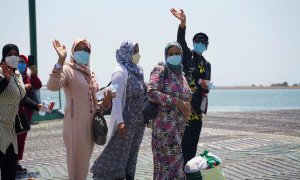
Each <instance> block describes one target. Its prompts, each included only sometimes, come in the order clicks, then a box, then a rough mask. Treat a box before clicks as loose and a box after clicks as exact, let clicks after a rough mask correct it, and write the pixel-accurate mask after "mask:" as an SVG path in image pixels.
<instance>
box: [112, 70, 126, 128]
mask: <svg viewBox="0 0 300 180" xmlns="http://www.w3.org/2000/svg"><path fill="white" fill-rule="evenodd" d="M111 81H112V82H111V83H112V84H117V85H118V89H117V93H116V97H115V98H113V101H112V112H113V113H114V119H115V121H116V124H120V123H121V122H124V121H123V99H124V98H125V97H124V96H125V88H126V72H124V71H122V69H118V70H117V71H114V73H113V74H112V80H111Z"/></svg>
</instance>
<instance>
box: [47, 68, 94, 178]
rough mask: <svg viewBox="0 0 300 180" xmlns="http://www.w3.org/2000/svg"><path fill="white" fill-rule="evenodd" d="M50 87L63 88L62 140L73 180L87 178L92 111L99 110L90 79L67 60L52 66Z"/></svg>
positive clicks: (92, 142) (91, 148)
mask: <svg viewBox="0 0 300 180" xmlns="http://www.w3.org/2000/svg"><path fill="white" fill-rule="evenodd" d="M47 87H48V89H49V90H51V91H57V90H59V89H60V88H63V90H64V93H65V96H66V105H65V109H64V110H65V117H64V124H63V140H64V143H65V146H66V150H67V164H68V175H69V179H70V180H85V179H86V178H87V174H88V171H89V161H90V158H91V154H92V151H93V148H94V140H93V136H92V115H93V113H94V112H95V110H96V109H95V107H96V106H95V103H94V101H93V100H92V93H91V90H90V88H89V82H88V81H87V80H86V77H85V76H84V74H83V73H82V72H80V71H79V70H77V69H74V68H73V67H71V66H70V65H67V64H65V65H64V66H63V68H61V69H60V70H55V69H54V70H53V72H52V73H51V74H50V78H49V80H48V84H47Z"/></svg>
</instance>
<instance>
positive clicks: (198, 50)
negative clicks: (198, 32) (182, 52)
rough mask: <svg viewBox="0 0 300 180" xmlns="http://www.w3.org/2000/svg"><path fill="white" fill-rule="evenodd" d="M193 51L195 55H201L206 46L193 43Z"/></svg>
mask: <svg viewBox="0 0 300 180" xmlns="http://www.w3.org/2000/svg"><path fill="white" fill-rule="evenodd" d="M194 50H195V51H196V53H198V54H202V53H203V52H204V51H205V50H206V46H205V45H204V44H202V43H201V42H199V43H194Z"/></svg>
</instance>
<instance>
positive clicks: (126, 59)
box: [116, 41, 144, 80]
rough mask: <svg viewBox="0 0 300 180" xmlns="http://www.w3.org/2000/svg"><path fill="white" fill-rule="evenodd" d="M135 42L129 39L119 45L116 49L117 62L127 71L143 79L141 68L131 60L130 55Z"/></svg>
mask: <svg viewBox="0 0 300 180" xmlns="http://www.w3.org/2000/svg"><path fill="white" fill-rule="evenodd" d="M136 44H137V43H134V42H131V41H124V42H123V43H122V44H121V47H120V48H119V49H117V51H116V58H117V62H118V63H119V64H120V65H122V66H124V67H125V68H126V69H127V70H128V71H131V72H133V73H135V74H136V75H138V76H139V77H140V79H142V80H143V79H144V72H143V68H142V67H141V66H139V65H136V64H134V63H133V62H132V55H133V51H134V46H135V45H136Z"/></svg>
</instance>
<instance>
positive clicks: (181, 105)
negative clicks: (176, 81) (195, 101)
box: [176, 99, 191, 119]
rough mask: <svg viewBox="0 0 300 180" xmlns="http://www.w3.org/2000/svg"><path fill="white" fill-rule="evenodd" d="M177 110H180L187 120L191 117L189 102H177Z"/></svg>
mask: <svg viewBox="0 0 300 180" xmlns="http://www.w3.org/2000/svg"><path fill="white" fill-rule="evenodd" d="M176 106H177V108H178V109H179V110H180V112H181V113H182V114H183V116H184V118H186V119H187V118H189V117H190V115H191V105H190V103H189V102H185V101H182V100H180V99H179V100H178V101H177V103H176Z"/></svg>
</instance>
